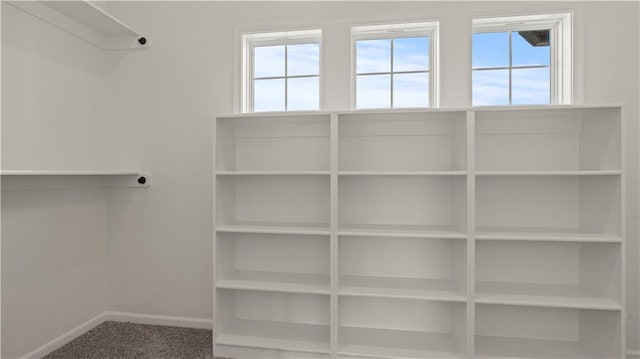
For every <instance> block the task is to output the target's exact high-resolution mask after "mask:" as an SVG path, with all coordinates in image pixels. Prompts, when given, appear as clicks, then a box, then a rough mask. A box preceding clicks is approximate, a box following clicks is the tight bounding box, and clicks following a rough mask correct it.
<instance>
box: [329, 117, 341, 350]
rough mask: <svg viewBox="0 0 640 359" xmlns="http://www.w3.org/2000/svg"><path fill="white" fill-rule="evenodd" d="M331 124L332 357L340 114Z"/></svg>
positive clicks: (335, 327)
mask: <svg viewBox="0 0 640 359" xmlns="http://www.w3.org/2000/svg"><path fill="white" fill-rule="evenodd" d="M330 121H331V124H330V135H329V138H330V146H329V148H330V152H331V153H330V166H331V180H330V181H331V183H330V188H331V189H330V193H331V194H330V195H331V200H330V223H329V226H330V231H331V237H330V244H329V258H330V259H329V260H330V262H331V263H330V277H331V278H330V281H331V283H330V287H331V292H330V306H331V309H330V313H331V318H330V347H331V357H332V358H337V357H338V354H337V353H338V327H339V313H338V309H339V308H338V160H339V157H338V142H339V141H338V139H339V137H338V136H339V133H338V115H337V114H336V113H332V114H331V119H330Z"/></svg>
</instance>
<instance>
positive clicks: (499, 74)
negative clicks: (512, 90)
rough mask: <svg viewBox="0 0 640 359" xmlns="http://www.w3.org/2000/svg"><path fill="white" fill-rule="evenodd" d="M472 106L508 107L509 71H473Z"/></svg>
mask: <svg viewBox="0 0 640 359" xmlns="http://www.w3.org/2000/svg"><path fill="white" fill-rule="evenodd" d="M472 92H473V105H474V106H485V105H508V104H509V70H484V71H473V91H472Z"/></svg>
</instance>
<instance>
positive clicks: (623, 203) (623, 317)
mask: <svg viewBox="0 0 640 359" xmlns="http://www.w3.org/2000/svg"><path fill="white" fill-rule="evenodd" d="M625 109H626V107H622V108H621V109H620V111H619V113H618V116H619V119H620V170H621V171H622V172H621V173H622V176H620V196H621V197H620V207H621V209H620V237H622V242H621V243H620V276H621V281H620V304H621V306H622V309H621V310H620V321H621V322H622V328H620V331H621V333H620V335H621V338H620V339H621V340H620V346H621V348H620V353H622V355H623V356H625V355H626V354H625V353H626V351H627V324H626V323H627V309H626V308H627V200H626V198H627V181H626V173H627V172H626V170H627V166H626V161H627V156H626V154H625V153H626V151H625V148H626V142H627V141H626V134H627V129H626V124H625V121H624V119H625V116H623V111H624V110H625Z"/></svg>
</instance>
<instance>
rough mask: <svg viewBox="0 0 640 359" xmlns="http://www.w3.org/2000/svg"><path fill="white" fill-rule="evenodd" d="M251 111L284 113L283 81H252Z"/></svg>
mask: <svg viewBox="0 0 640 359" xmlns="http://www.w3.org/2000/svg"><path fill="white" fill-rule="evenodd" d="M253 84H254V85H253V110H254V111H256V112H258V111H284V79H276V80H255V81H253Z"/></svg>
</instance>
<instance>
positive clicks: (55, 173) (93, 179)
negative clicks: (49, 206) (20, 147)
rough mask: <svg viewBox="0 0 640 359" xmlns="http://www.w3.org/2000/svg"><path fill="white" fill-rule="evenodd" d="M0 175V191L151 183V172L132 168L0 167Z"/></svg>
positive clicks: (131, 185) (126, 185)
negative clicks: (26, 168) (11, 168)
mask: <svg viewBox="0 0 640 359" xmlns="http://www.w3.org/2000/svg"><path fill="white" fill-rule="evenodd" d="M0 175H2V191H12V190H25V189H43V188H49V189H55V188H73V187H78V186H80V187H86V186H90V187H96V186H99V187H149V186H150V185H151V175H150V174H149V173H144V172H142V171H136V170H1V171H0Z"/></svg>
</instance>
